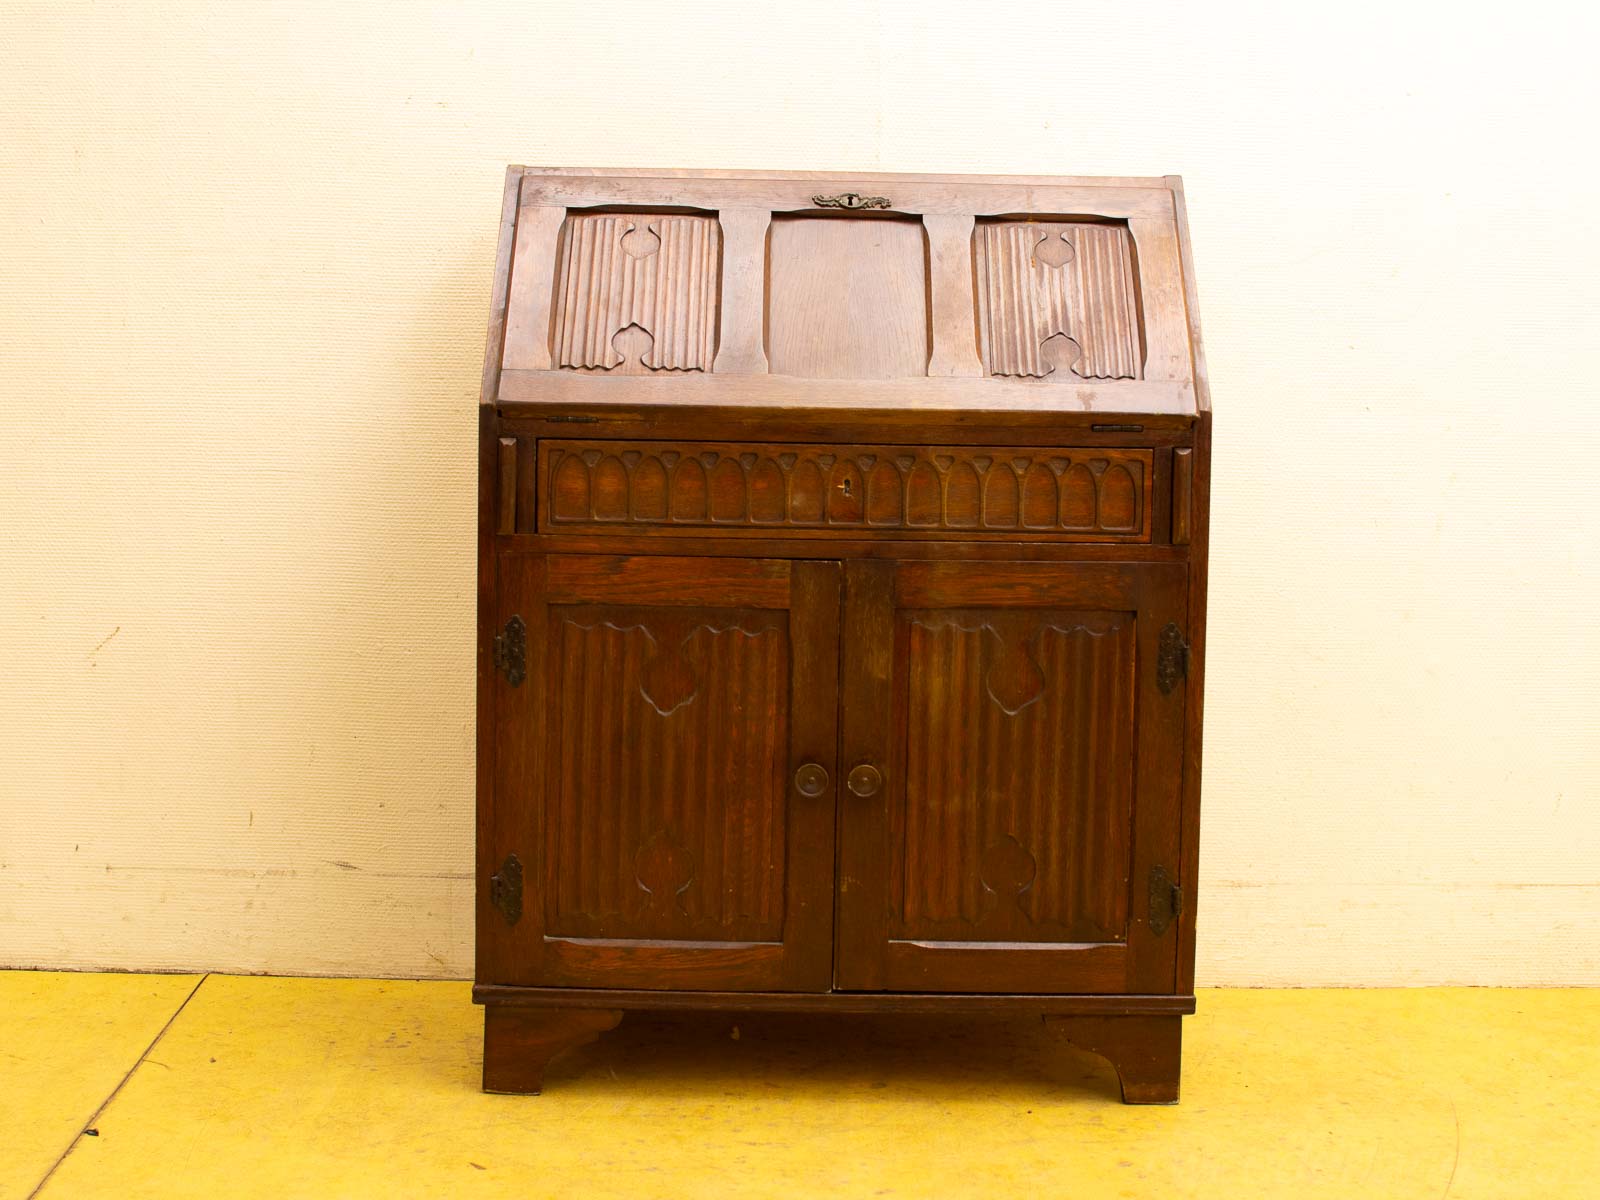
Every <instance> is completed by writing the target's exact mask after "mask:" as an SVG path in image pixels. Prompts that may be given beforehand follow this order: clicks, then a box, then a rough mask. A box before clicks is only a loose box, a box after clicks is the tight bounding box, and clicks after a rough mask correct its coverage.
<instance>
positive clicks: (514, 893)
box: [489, 854, 522, 925]
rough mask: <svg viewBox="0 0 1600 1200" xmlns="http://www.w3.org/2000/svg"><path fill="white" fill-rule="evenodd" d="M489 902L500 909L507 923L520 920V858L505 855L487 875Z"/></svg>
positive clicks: (514, 922)
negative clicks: (502, 860) (495, 868)
mask: <svg viewBox="0 0 1600 1200" xmlns="http://www.w3.org/2000/svg"><path fill="white" fill-rule="evenodd" d="M489 903H490V904H493V905H494V906H495V907H496V908H497V909H499V910H500V915H501V916H502V917H504V918H505V919H506V924H507V925H515V924H516V923H517V922H518V921H520V920H522V860H521V859H520V858H518V857H517V856H516V855H515V854H508V855H506V860H505V862H503V863H501V864H500V869H499V870H498V871H496V872H495V873H494V874H493V875H491V876H489Z"/></svg>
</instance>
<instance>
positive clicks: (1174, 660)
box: [1156, 621, 1189, 696]
mask: <svg viewBox="0 0 1600 1200" xmlns="http://www.w3.org/2000/svg"><path fill="white" fill-rule="evenodd" d="M1188 674H1189V643H1188V642H1186V641H1184V640H1183V630H1181V629H1179V628H1178V626H1177V623H1176V622H1174V621H1168V622H1167V624H1166V626H1165V627H1164V628H1163V629H1162V630H1161V636H1160V638H1158V639H1157V642H1156V687H1158V688H1160V689H1161V694H1162V695H1163V696H1165V695H1167V694H1168V693H1170V692H1171V691H1172V689H1173V688H1175V687H1177V686H1178V680H1180V679H1182V678H1184V677H1185V676H1186V675H1188Z"/></svg>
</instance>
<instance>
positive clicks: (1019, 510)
mask: <svg viewBox="0 0 1600 1200" xmlns="http://www.w3.org/2000/svg"><path fill="white" fill-rule="evenodd" d="M540 459H541V470H542V472H543V476H542V477H543V479H544V481H545V482H544V486H543V488H542V491H543V493H544V499H545V503H544V504H543V505H542V506H541V509H542V512H543V514H544V515H543V517H542V520H541V527H542V528H544V529H546V530H558V529H561V528H567V527H572V526H579V525H582V526H594V527H596V531H597V532H598V531H600V530H603V529H605V528H607V527H610V528H618V529H620V528H626V527H629V526H640V525H645V526H658V527H664V528H672V529H685V530H694V529H703V528H706V527H713V526H714V527H717V528H727V529H732V530H738V529H740V528H744V529H747V530H751V531H755V530H767V529H773V528H781V529H785V530H806V529H834V530H840V529H847V530H863V529H870V530H872V531H874V532H877V531H886V532H895V531H905V532H915V531H919V530H920V531H929V532H940V533H955V534H992V533H1018V532H1025V533H1027V534H1028V535H1029V536H1046V537H1050V536H1058V537H1063V538H1071V539H1074V540H1086V541H1087V540H1092V541H1124V542H1145V541H1149V540H1150V521H1149V511H1150V492H1151V488H1152V486H1153V472H1152V469H1151V468H1152V452H1151V451H1149V450H1129V449H1109V448H1108V449H1100V448H1094V449H1075V448H1061V449H1044V450H1041V449H1038V448H1016V447H970V446H969V447H960V446H822V445H801V444H795V445H773V444H760V443H755V444H736V443H725V442H723V443H707V442H673V443H662V442H617V441H607V442H583V441H550V440H547V441H542V442H540Z"/></svg>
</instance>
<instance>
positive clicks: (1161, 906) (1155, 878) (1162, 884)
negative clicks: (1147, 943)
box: [1150, 867, 1183, 937]
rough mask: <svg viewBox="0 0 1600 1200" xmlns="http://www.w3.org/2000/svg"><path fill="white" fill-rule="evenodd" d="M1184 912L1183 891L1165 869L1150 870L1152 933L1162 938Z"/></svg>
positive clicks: (1152, 868)
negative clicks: (1169, 926)
mask: <svg viewBox="0 0 1600 1200" xmlns="http://www.w3.org/2000/svg"><path fill="white" fill-rule="evenodd" d="M1182 911H1183V889H1182V888H1180V887H1179V886H1178V881H1177V880H1176V879H1174V878H1173V877H1172V876H1171V875H1168V874H1167V869H1166V868H1165V867H1151V868H1150V932H1151V933H1153V934H1155V935H1156V936H1157V937H1160V936H1161V935H1162V934H1163V933H1165V932H1166V931H1167V926H1168V925H1171V924H1172V922H1173V921H1174V920H1175V919H1176V918H1177V916H1178V914H1179V913H1181V912H1182Z"/></svg>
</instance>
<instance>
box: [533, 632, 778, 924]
mask: <svg viewBox="0 0 1600 1200" xmlns="http://www.w3.org/2000/svg"><path fill="white" fill-rule="evenodd" d="M786 622H787V616H786V614H784V613H781V612H765V611H763V612H755V611H743V610H741V611H737V612H734V611H717V610H706V609H670V608H659V609H638V608H631V607H630V608H627V609H615V608H598V607H560V608H555V609H552V614H551V629H552V633H553V637H552V641H551V666H550V672H549V681H550V683H549V699H548V710H547V711H548V714H549V718H548V719H549V743H548V744H549V755H550V759H549V762H550V767H549V771H548V783H547V788H548V791H547V804H546V813H547V819H548V822H549V825H548V829H547V844H548V845H549V847H550V856H551V862H550V866H549V872H550V887H549V898H550V903H549V908H550V912H549V914H548V928H549V931H550V932H551V933H552V934H556V935H565V936H572V937H605V938H666V939H679V940H682V939H689V940H701V941H705V940H734V941H777V940H778V939H779V936H780V933H781V929H782V924H783V864H784V857H785V855H784V847H785V837H784V813H785V799H786V795H787V790H786V777H785V771H786V766H787V745H788V722H787V713H788V697H787V689H788V685H789V644H788V642H789V639H788V628H787V624H786Z"/></svg>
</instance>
